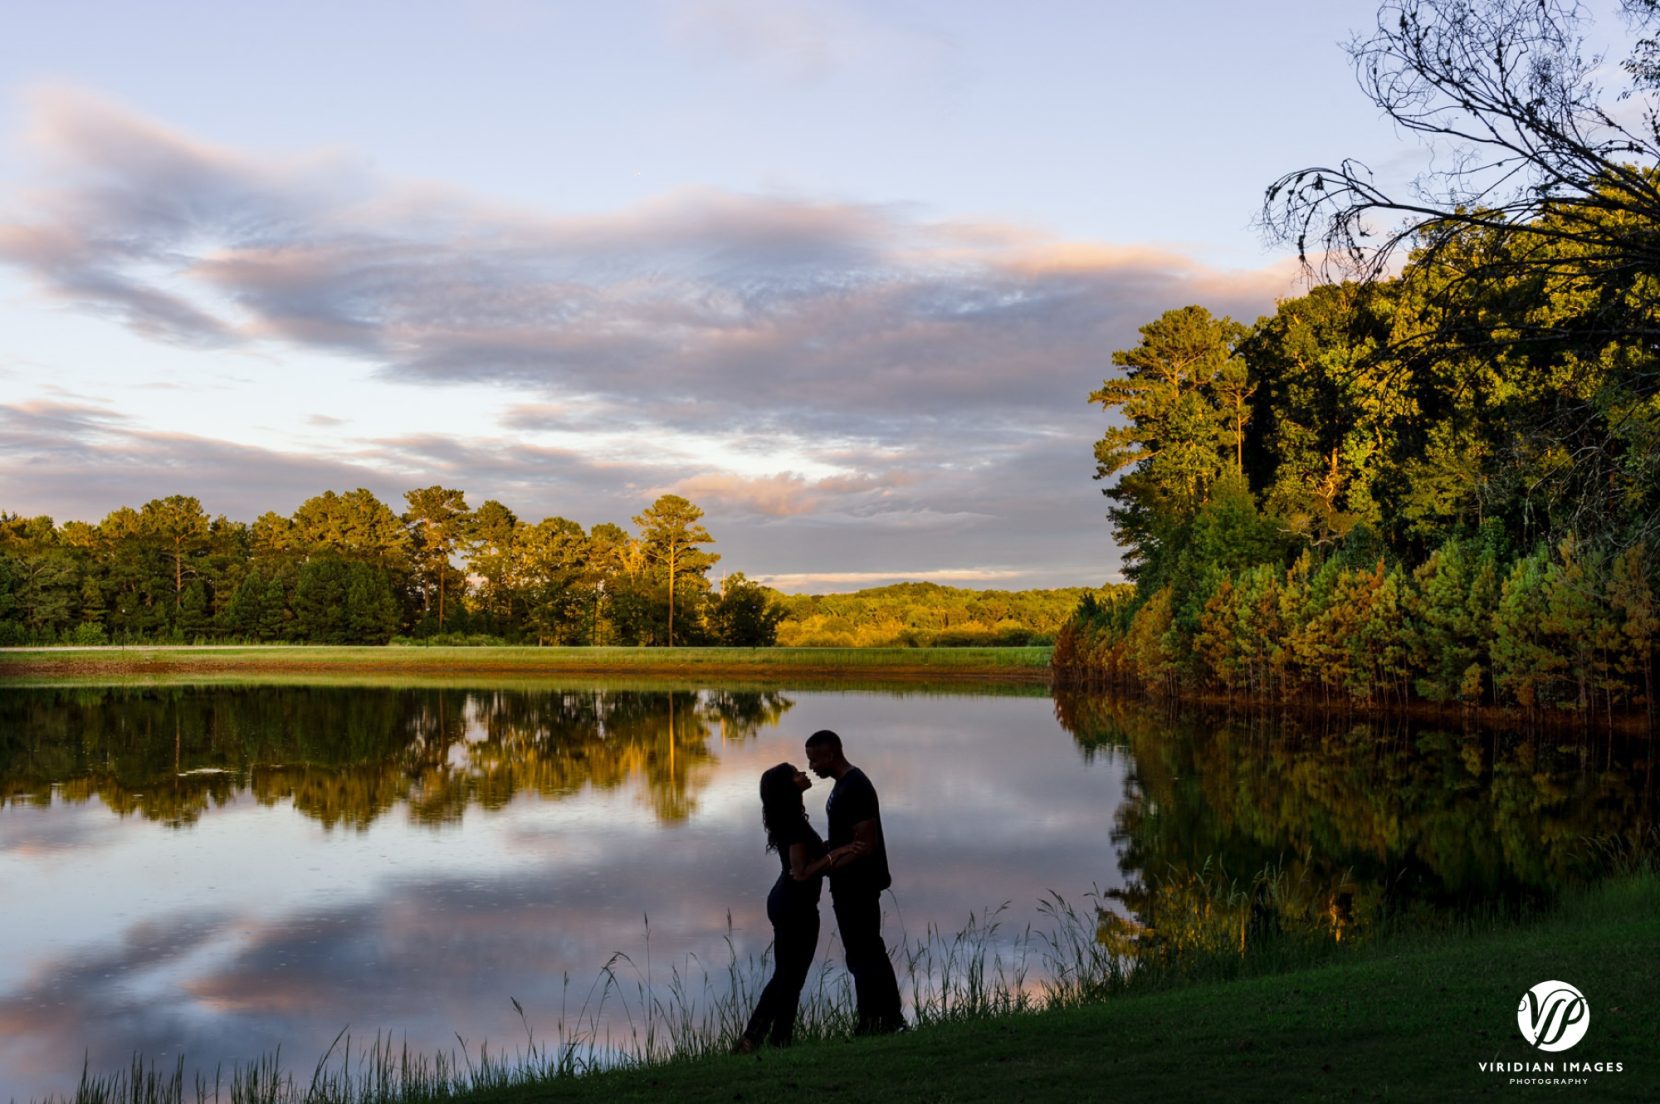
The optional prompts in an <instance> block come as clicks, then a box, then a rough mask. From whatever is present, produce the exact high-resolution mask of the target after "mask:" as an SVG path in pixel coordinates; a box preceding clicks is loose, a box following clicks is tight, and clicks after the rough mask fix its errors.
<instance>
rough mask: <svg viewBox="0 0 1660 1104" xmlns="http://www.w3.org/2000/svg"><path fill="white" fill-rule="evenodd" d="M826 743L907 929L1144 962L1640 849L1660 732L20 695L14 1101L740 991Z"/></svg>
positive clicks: (946, 705) (766, 693)
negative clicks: (871, 828) (346, 1041)
mask: <svg viewBox="0 0 1660 1104" xmlns="http://www.w3.org/2000/svg"><path fill="white" fill-rule="evenodd" d="M819 728H831V729H834V730H836V731H837V732H839V733H841V735H842V736H843V739H844V740H845V742H846V747H847V754H848V757H849V759H851V760H852V761H853V762H854V763H856V764H857V765H859V766H861V767H863V768H864V769H865V771H866V772H867V773H868V774H869V775H870V776H871V778H872V779H873V780H874V782H875V783H876V785H877V787H878V789H879V791H880V794H881V798H882V807H883V819H884V825H885V828H886V833H887V838H888V841H889V847H890V852H891V863H892V866H893V870H894V877H895V884H894V890H893V894H892V895H891V897H890V898H888V899H887V900H886V909H887V922H886V926H885V929H884V931H885V934H886V935H887V937H888V942H889V945H890V947H892V946H894V945H896V944H900V943H902V942H905V943H914V942H915V941H916V940H918V939H920V938H923V937H925V936H926V935H927V933H928V931H929V929H930V928H934V929H938V930H942V931H945V932H953V931H956V930H958V929H960V928H962V927H963V926H964V925H965V924H967V923H968V922H969V921H970V919H971V916H980V917H984V916H985V915H986V914H987V913H988V912H991V911H994V910H996V909H997V908H998V907H999V906H1003V905H1004V904H1005V903H1007V907H1006V908H1005V909H1003V911H1002V912H1001V913H1000V914H998V915H997V920H998V922H999V924H1000V928H999V932H998V935H997V936H996V937H995V938H994V939H993V945H995V946H997V947H1000V948H1012V947H1013V946H1014V943H1013V940H1014V938H1015V936H1016V935H1017V934H1018V933H1019V932H1020V931H1021V930H1022V929H1024V928H1025V927H1026V926H1027V925H1029V924H1030V925H1037V926H1040V927H1041V926H1042V925H1043V924H1044V923H1045V922H1046V921H1047V918H1048V914H1047V913H1046V912H1045V911H1043V910H1041V909H1040V907H1039V906H1040V902H1041V901H1042V900H1043V899H1044V897H1045V895H1046V894H1051V893H1055V894H1059V895H1061V896H1062V897H1064V898H1066V899H1067V900H1069V901H1071V902H1072V903H1073V904H1074V905H1076V906H1077V907H1078V908H1079V909H1080V910H1081V912H1082V914H1083V915H1085V916H1088V917H1091V923H1094V924H1095V925H1096V927H1097V933H1096V934H1097V938H1099V939H1100V940H1101V941H1103V942H1104V943H1107V944H1109V945H1113V946H1115V947H1117V948H1118V949H1121V950H1122V951H1123V953H1126V954H1130V955H1136V954H1147V953H1171V952H1172V951H1175V950H1182V949H1192V948H1200V949H1204V948H1213V949H1214V948H1217V947H1220V948H1229V947H1232V946H1234V945H1235V944H1236V943H1237V944H1239V945H1240V946H1244V945H1245V944H1246V943H1248V942H1249V941H1250V940H1251V939H1253V938H1256V936H1257V933H1260V932H1262V931H1264V930H1267V928H1269V927H1271V928H1272V929H1274V930H1280V931H1301V932H1305V933H1308V934H1311V935H1313V936H1314V937H1317V938H1332V939H1360V938H1364V937H1365V935H1366V933H1367V931H1368V930H1370V928H1371V927H1373V926H1375V925H1376V924H1378V923H1380V922H1382V921H1383V920H1384V918H1385V917H1387V916H1391V915H1401V914H1403V913H1408V914H1410V913H1413V912H1440V911H1448V910H1457V909H1460V908H1470V907H1488V906H1492V905H1494V904H1496V903H1502V902H1511V901H1517V900H1528V899H1544V898H1547V897H1548V896H1549V895H1550V894H1552V893H1554V892H1555V891H1557V890H1558V889H1560V888H1561V887H1562V886H1564V885H1568V884H1572V883H1575V882H1579V881H1585V880H1589V879H1592V878H1595V877H1598V876H1600V874H1601V873H1602V872H1604V871H1606V870H1608V869H1610V868H1613V867H1617V866H1618V864H1619V861H1620V857H1621V856H1622V855H1626V854H1630V853H1632V852H1633V851H1635V850H1637V849H1639V848H1641V847H1643V846H1646V845H1647V842H1648V841H1650V840H1651V839H1652V837H1653V833H1654V828H1653V825H1654V812H1655V805H1656V802H1655V794H1654V784H1653V783H1654V779H1653V767H1652V762H1651V760H1650V759H1649V758H1647V756H1648V751H1647V745H1645V744H1641V743H1639V744H1638V745H1636V746H1635V747H1632V748H1623V747H1621V746H1620V744H1619V742H1618V741H1609V740H1606V739H1604V740H1598V739H1595V738H1591V737H1576V736H1573V735H1571V734H1570V735H1569V736H1566V737H1564V736H1562V735H1561V734H1558V733H1550V734H1538V733H1536V734H1532V735H1524V736H1517V735H1511V734H1498V733H1493V732H1489V731H1472V732H1468V733H1466V732H1454V731H1445V730H1436V729H1432V728H1424V727H1421V726H1411V725H1405V724H1394V725H1388V724H1365V723H1358V722H1354V721H1350V720H1335V719H1330V718H1327V719H1323V720H1320V721H1318V722H1314V723H1307V722H1305V723H1302V724H1291V723H1287V722H1284V721H1281V722H1277V723H1275V724H1272V725H1269V724H1264V723H1256V722H1246V721H1241V720H1238V719H1228V718H1220V719H1219V718H1215V717H1210V718H1203V719H1200V718H1186V719H1183V720H1175V719H1172V718H1170V717H1167V716H1166V715H1165V714H1163V713H1162V712H1159V711H1156V710H1151V709H1148V708H1145V707H1141V706H1136V705H1133V704H1128V703H1123V702H1114V701H1111V700H1107V699H1103V698H1096V697H1083V696H1077V697H1074V696H1064V697H1062V698H1060V699H1059V700H1057V699H1054V698H1051V697H1050V696H1049V695H1048V694H1047V692H1045V691H1043V690H1041V689H1036V690H1034V689H1030V688H1018V689H1009V690H1005V691H999V692H993V691H990V690H988V689H986V688H981V689H978V690H974V689H966V690H965V689H963V688H961V687H942V688H937V689H935V688H929V689H903V690H900V689H894V688H891V687H890V688H887V689H868V690H824V689H810V690H797V689H786V688H764V687H754V686H749V687H729V688H722V689H711V688H692V687H687V688H683V689H674V690H670V689H649V690H645V689H627V688H617V687H615V686H610V685H573V686H570V687H567V688H563V689H542V688H537V689H525V688H523V687H522V686H515V687H514V688H512V689H478V690H466V689H437V688H427V687H413V688H407V687H406V688H398V689H382V688H365V687H360V686H359V687H341V686H327V687H312V686H258V687H255V686H197V687H190V686H182V687H181V686H175V687H167V688H101V687H74V688H38V689H17V688H8V689H6V690H5V691H4V692H3V693H0V802H3V804H0V885H4V887H5V890H6V901H7V905H6V909H5V917H6V923H5V938H4V941H3V943H0V1097H5V1098H16V1099H27V1098H29V1097H31V1096H40V1095H44V1094H46V1093H48V1092H53V1091H59V1092H61V1091H67V1090H71V1089H72V1088H73V1086H74V1083H75V1081H76V1079H77V1078H78V1077H79V1074H80V1071H81V1068H82V1063H83V1058H84V1059H85V1060H86V1061H87V1062H88V1063H89V1065H90V1066H91V1068H92V1069H93V1070H94V1071H95V1072H96V1071H109V1070H114V1069H117V1068H119V1067H122V1066H125V1065H126V1064H127V1063H128V1062H129V1060H130V1059H131V1057H132V1056H133V1055H134V1054H135V1053H137V1054H142V1055H144V1056H146V1057H147V1058H150V1059H153V1060H157V1061H159V1062H161V1063H162V1064H164V1065H170V1064H171V1063H172V1062H173V1061H174V1060H176V1058H177V1057H178V1056H180V1055H181V1054H182V1055H184V1056H185V1057H186V1059H187V1061H188V1063H189V1066H190V1068H198V1067H200V1068H205V1069H207V1070H209V1071H211V1069H212V1068H213V1067H214V1066H215V1065H217V1064H221V1063H222V1064H224V1065H226V1066H227V1067H228V1066H229V1065H230V1064H231V1063H234V1062H237V1061H243V1060H247V1059H251V1058H254V1057H256V1056H258V1055H260V1054H262V1053H269V1052H272V1051H275V1050H276V1049H277V1048H278V1047H280V1048H281V1052H282V1055H283V1059H284V1062H285V1064H287V1065H289V1066H290V1067H291V1068H294V1069H297V1070H300V1071H302V1072H308V1071H309V1069H310V1067H311V1066H312V1065H313V1064H314V1063H315V1061H316V1059H317V1058H318V1057H319V1056H320V1055H322V1054H323V1052H324V1051H325V1050H326V1049H327V1048H328V1046H329V1044H330V1042H331V1040H333V1039H334V1038H335V1036H336V1035H337V1033H339V1032H340V1031H341V1029H342V1028H346V1027H348V1026H349V1028H350V1030H351V1033H352V1035H353V1037H354V1038H356V1039H360V1040H361V1039H363V1038H365V1037H369V1038H372V1037H373V1036H374V1035H375V1033H376V1032H377V1031H379V1032H383V1033H391V1035H392V1036H393V1037H394V1038H396V1039H397V1040H399V1042H400V1044H401V1043H402V1042H403V1041H407V1042H408V1044H409V1045H410V1047H411V1048H412V1049H415V1050H422V1051H438V1050H452V1049H455V1047H456V1045H457V1037H458V1036H459V1037H460V1038H462V1039H464V1040H466V1042H467V1043H468V1044H469V1046H472V1047H475V1048H476V1046H477V1044H478V1043H479V1042H480V1041H481V1040H486V1039H487V1040H489V1041H490V1042H491V1044H492V1046H493V1047H499V1048H506V1049H508V1050H511V1049H512V1048H513V1047H514V1046H515V1045H519V1044H522V1042H523V1040H524V1037H525V1029H526V1024H527V1023H528V1025H529V1026H530V1028H531V1029H532V1030H533V1031H534V1032H535V1033H536V1035H537V1037H538V1038H539V1039H540V1040H544V1041H546V1040H549V1039H551V1037H552V1036H553V1035H554V1034H555V1030H556V1027H557V1025H558V1024H559V1023H560V1021H561V1020H564V1021H566V1022H569V1021H570V1020H571V1019H572V1018H573V1016H574V1015H575V1014H576V1013H577V1012H578V1009H579V1007H580V1006H581V1005H582V1004H583V1002H584V1001H585V1000H590V1001H591V999H592V992H593V989H594V986H595V984H596V979H597V978H598V977H599V976H600V970H601V967H602V966H604V965H605V964H606V963H607V962H608V961H610V960H612V956H613V954H614V953H616V952H623V953H624V954H626V955H627V956H628V959H627V960H626V961H625V962H623V963H621V964H620V965H618V966H616V967H615V969H616V971H617V974H618V976H619V977H620V978H621V979H622V980H623V981H625V982H626V983H627V985H629V986H644V985H646V984H647V982H648V980H649V983H650V986H651V990H652V991H653V992H656V993H662V992H664V991H666V987H667V986H669V985H670V984H671V976H672V975H673V974H675V973H678V974H679V975H680V976H681V978H682V979H684V978H687V977H692V978H697V977H701V976H703V973H704V972H707V973H708V974H710V975H712V976H714V977H715V979H716V981H717V982H718V981H719V980H720V979H721V978H724V977H725V973H726V967H727V964H728V962H729V961H730V959H731V957H732V956H733V955H736V956H737V957H738V959H739V960H740V961H742V960H746V959H748V958H749V957H751V956H759V955H760V954H761V953H762V951H763V950H764V949H765V948H766V946H767V944H768V942H769V940H770V935H771V933H770V929H769V927H768V925H767V923H766V918H765V907H764V900H765V895H766V891H767V888H768V887H769V885H770V884H771V882H772V879H773V877H774V876H775V874H776V871H777V860H776V858H775V857H774V856H772V855H770V854H767V853H765V852H764V850H763V847H764V842H763V838H762V833H761V828H760V815H759V801H758V798H757V794H756V782H757V779H758V777H759V775H760V773H761V772H762V771H763V770H765V769H766V768H767V767H770V766H772V765H773V764H775V763H778V762H781V761H786V760H788V761H791V762H795V763H797V764H802V763H803V762H804V757H803V755H802V741H803V739H804V738H805V737H806V736H807V735H808V734H809V733H811V732H813V731H814V730H816V729H819ZM827 793H828V783H825V782H817V783H816V784H815V786H814V788H813V789H812V790H810V791H809V792H808V794H807V807H808V810H809V813H810V815H811V818H812V820H813V822H814V823H815V825H816V826H818V827H819V828H820V829H821V830H822V829H823V827H824V814H823V802H824V797H825V795H826V794H827ZM1093 894H1100V896H1099V897H1097V896H1092V895H1093ZM1097 905H1103V906H1105V910H1104V911H1102V912H1100V913H1097V912H1096V911H1095V908H1096V906H1097ZM823 911H824V915H825V921H826V928H825V930H826V940H825V941H821V945H820V954H821V956H823V955H825V954H827V953H835V951H836V950H837V949H836V948H831V947H828V946H827V941H828V938H829V933H830V932H831V931H832V930H833V927H834V924H833V921H832V920H831V918H830V916H829V909H828V900H827V899H826V902H825V906H824V910H823ZM648 932H649V938H648ZM648 960H649V967H648V965H647V963H648ZM1027 966H1028V969H1029V970H1030V971H1031V973H1032V975H1033V976H1034V977H1037V976H1040V975H1041V973H1042V970H1043V963H1042V962H1041V961H1031V962H1028V963H1027ZM648 971H649V978H648ZM901 986H902V988H906V989H907V992H908V987H907V986H906V983H905V979H904V978H903V977H902V978H901ZM694 988H695V986H694ZM515 1000H516V1001H517V1002H518V1003H519V1005H520V1006H522V1008H523V1010H524V1017H523V1021H521V1017H520V1014H519V1012H517V1011H516V1010H515V1008H514V1006H513V1001H515ZM615 1010H616V1009H615V1008H614V1011H615ZM608 1014H610V1013H608ZM619 1030H621V1028H619Z"/></svg>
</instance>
